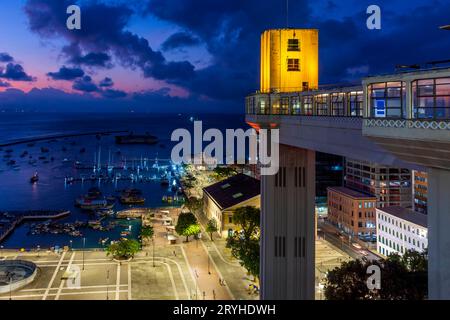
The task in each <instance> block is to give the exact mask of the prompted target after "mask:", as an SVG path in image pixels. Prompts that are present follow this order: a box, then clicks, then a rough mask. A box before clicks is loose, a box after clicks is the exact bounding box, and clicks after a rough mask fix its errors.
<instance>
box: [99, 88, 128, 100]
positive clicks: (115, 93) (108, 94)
mask: <svg viewBox="0 0 450 320" xmlns="http://www.w3.org/2000/svg"><path fill="white" fill-rule="evenodd" d="M102 96H103V97H105V98H109V99H117V98H125V97H126V96H127V93H126V92H125V91H121V90H114V89H106V90H104V91H102Z"/></svg>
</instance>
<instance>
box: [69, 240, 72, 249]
mask: <svg viewBox="0 0 450 320" xmlns="http://www.w3.org/2000/svg"><path fill="white" fill-rule="evenodd" d="M69 243H70V251H72V250H73V246H72V240H69Z"/></svg>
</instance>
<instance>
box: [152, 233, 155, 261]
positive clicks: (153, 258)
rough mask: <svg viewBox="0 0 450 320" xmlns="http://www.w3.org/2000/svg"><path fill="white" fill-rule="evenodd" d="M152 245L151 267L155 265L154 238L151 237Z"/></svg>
mask: <svg viewBox="0 0 450 320" xmlns="http://www.w3.org/2000/svg"><path fill="white" fill-rule="evenodd" d="M152 246H153V252H152V255H153V257H152V261H153V268H154V267H155V239H154V238H153V237H152Z"/></svg>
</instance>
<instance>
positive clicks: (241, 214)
mask: <svg viewBox="0 0 450 320" xmlns="http://www.w3.org/2000/svg"><path fill="white" fill-rule="evenodd" d="M260 217H261V216H260V210H259V209H258V208H256V207H252V206H245V207H241V208H238V209H236V210H235V211H234V213H233V221H234V223H235V224H236V225H238V226H239V227H240V229H241V230H240V231H238V232H234V233H233V235H231V236H229V237H228V238H227V248H230V249H231V254H232V255H233V257H235V258H236V259H238V260H239V263H240V264H241V266H243V267H244V268H245V269H246V270H247V272H248V273H249V274H251V275H253V276H254V277H255V278H258V279H259V251H260V244H259V238H260V228H259V223H260Z"/></svg>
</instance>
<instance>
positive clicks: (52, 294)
mask: <svg viewBox="0 0 450 320" xmlns="http://www.w3.org/2000/svg"><path fill="white" fill-rule="evenodd" d="M127 291H128V290H119V293H125V292H127ZM106 293H107V291H106V290H105V291H86V292H63V293H61V296H76V295H83V294H106ZM54 295H56V293H50V294H48V296H54ZM36 297H42V294H29V295H23V296H12V297H11V298H12V299H16V300H21V298H36ZM6 299H8V300H9V296H4V297H0V300H6Z"/></svg>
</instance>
